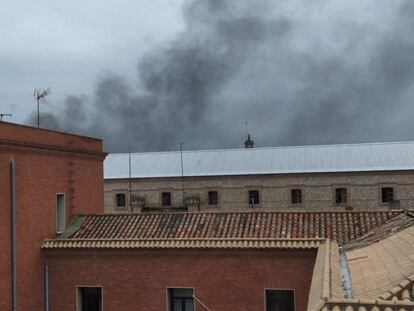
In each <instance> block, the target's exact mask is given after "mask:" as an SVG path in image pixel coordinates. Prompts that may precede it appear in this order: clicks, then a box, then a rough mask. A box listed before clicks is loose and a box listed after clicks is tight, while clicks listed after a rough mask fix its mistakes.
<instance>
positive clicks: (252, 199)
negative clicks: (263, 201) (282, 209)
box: [249, 190, 260, 206]
mask: <svg viewBox="0 0 414 311" xmlns="http://www.w3.org/2000/svg"><path fill="white" fill-rule="evenodd" d="M259 203H260V200H259V191H257V190H250V191H249V204H250V205H252V206H255V205H258V204H259Z"/></svg>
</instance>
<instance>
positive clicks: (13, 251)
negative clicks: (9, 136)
mask: <svg viewBox="0 0 414 311" xmlns="http://www.w3.org/2000/svg"><path fill="white" fill-rule="evenodd" d="M10 189H11V192H10V198H11V200H10V201H11V244H12V245H11V248H12V249H11V270H12V311H16V309H17V299H16V296H17V295H16V288H17V286H16V285H17V279H16V172H15V164H14V159H13V158H12V159H11V160H10Z"/></svg>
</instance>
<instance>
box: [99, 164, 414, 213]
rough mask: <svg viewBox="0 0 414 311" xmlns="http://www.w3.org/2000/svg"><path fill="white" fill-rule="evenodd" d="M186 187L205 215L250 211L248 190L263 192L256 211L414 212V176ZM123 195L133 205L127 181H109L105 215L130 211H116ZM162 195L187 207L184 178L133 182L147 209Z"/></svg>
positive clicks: (245, 180)
mask: <svg viewBox="0 0 414 311" xmlns="http://www.w3.org/2000/svg"><path fill="white" fill-rule="evenodd" d="M183 184H184V195H185V197H186V198H187V197H199V198H200V208H199V209H200V210H211V211H222V210H227V211H229V210H237V211H240V210H250V209H251V207H250V205H249V203H248V191H249V190H258V191H259V192H260V204H259V205H257V206H256V208H260V209H267V210H294V211H301V210H303V211H320V210H322V211H323V210H326V211H335V210H338V211H342V210H345V209H354V210H377V209H379V208H385V209H388V208H397V209H398V208H406V209H414V172H412V171H399V172H355V173H324V174H311V173H309V174H284V175H251V176H213V177H185V178H184V180H183ZM385 186H390V187H393V188H394V199H395V200H396V201H397V202H395V203H391V204H390V203H386V204H383V203H382V202H381V187H385ZM335 188H347V193H348V199H347V203H346V204H340V205H338V204H336V203H335ZM292 189H301V190H302V203H301V204H292V203H291V197H290V196H291V190H292ZM211 190H216V191H218V194H219V204H218V205H217V206H208V204H207V193H208V191H211ZM118 192H125V194H126V197H127V201H128V197H129V181H128V180H126V179H122V180H121V179H118V180H105V212H109V213H118V212H120V213H124V212H125V211H127V210H128V209H127V208H116V207H115V204H114V197H115V193H118ZM162 192H171V193H172V206H182V205H183V203H182V202H183V199H182V198H183V194H182V193H183V191H182V180H181V178H147V179H134V180H133V181H132V192H131V194H132V196H134V197H139V198H141V199H142V198H143V199H144V200H145V206H146V207H160V206H161V193H162ZM127 206H128V202H127ZM135 210H137V209H135Z"/></svg>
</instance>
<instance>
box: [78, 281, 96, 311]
mask: <svg viewBox="0 0 414 311" xmlns="http://www.w3.org/2000/svg"><path fill="white" fill-rule="evenodd" d="M76 305H77V306H76V310H77V311H102V288H101V287H78V289H77V301H76Z"/></svg>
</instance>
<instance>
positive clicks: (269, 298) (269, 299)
mask: <svg viewBox="0 0 414 311" xmlns="http://www.w3.org/2000/svg"><path fill="white" fill-rule="evenodd" d="M265 293H266V311H280V310H283V311H294V310H295V292H294V291H293V290H273V289H266V291H265Z"/></svg>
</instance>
